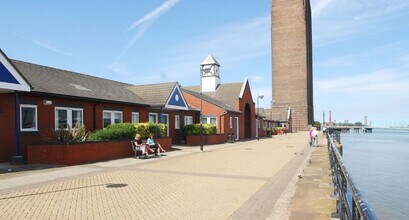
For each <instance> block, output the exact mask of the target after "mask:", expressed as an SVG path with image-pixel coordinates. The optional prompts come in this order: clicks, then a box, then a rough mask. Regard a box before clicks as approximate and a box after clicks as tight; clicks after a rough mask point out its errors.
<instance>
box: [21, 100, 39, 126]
mask: <svg viewBox="0 0 409 220" xmlns="http://www.w3.org/2000/svg"><path fill="white" fill-rule="evenodd" d="M23 108H34V113H35V116H34V119H35V124H36V126H35V128H23V120H21V119H22V118H23V115H22V113H23ZM20 131H38V106H37V105H27V104H20Z"/></svg>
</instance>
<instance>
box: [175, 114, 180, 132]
mask: <svg viewBox="0 0 409 220" xmlns="http://www.w3.org/2000/svg"><path fill="white" fill-rule="evenodd" d="M175 129H180V117H179V115H175Z"/></svg>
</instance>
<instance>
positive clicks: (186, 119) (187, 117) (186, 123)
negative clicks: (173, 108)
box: [185, 116, 193, 126]
mask: <svg viewBox="0 0 409 220" xmlns="http://www.w3.org/2000/svg"><path fill="white" fill-rule="evenodd" d="M188 120H190V121H191V123H188ZM190 124H193V116H185V126H186V125H190Z"/></svg>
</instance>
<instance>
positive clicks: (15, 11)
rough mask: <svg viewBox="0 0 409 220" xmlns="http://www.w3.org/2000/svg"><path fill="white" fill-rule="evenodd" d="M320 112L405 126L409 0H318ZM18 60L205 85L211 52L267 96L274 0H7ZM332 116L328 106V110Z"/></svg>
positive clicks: (7, 38)
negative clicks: (202, 75) (203, 68)
mask: <svg viewBox="0 0 409 220" xmlns="http://www.w3.org/2000/svg"><path fill="white" fill-rule="evenodd" d="M311 4H312V10H313V47H314V48H313V55H314V104H315V116H316V120H322V112H323V111H326V112H328V111H329V110H332V113H333V119H335V120H337V121H344V120H345V119H348V120H349V121H352V122H354V121H363V117H364V116H365V115H367V116H368V118H369V120H370V121H372V122H373V123H374V124H385V123H388V124H391V123H392V124H394V123H397V124H409V117H408V113H409V102H408V100H409V39H408V37H409V22H408V21H409V2H407V1H402V0H389V1H380V0H338V1H335V0H312V1H311ZM0 8H1V9H2V13H1V14H0V47H1V48H2V50H3V51H4V52H5V53H6V54H7V55H8V56H9V57H10V58H13V59H18V60H23V61H27V62H33V63H38V64H42V65H46V66H52V67H57V68H61V69H67V70H72V71H75V72H81V73H85V74H89V75H94V76H99V77H103V78H109V79H113V80H117V81H122V82H127V83H132V84H146V83H159V82H169V81H178V82H179V83H180V84H182V86H184V85H186V86H190V85H198V84H199V64H200V63H201V62H202V61H203V60H204V59H205V58H206V56H207V55H208V54H213V55H214V57H215V58H216V59H217V60H218V61H219V63H220V64H221V65H222V67H221V78H222V82H242V81H244V80H245V79H246V78H247V79H249V80H250V84H251V88H252V92H253V96H254V97H255V96H256V95H257V94H263V95H264V96H265V98H264V99H263V100H261V101H260V104H261V106H262V107H269V103H270V100H271V50H270V45H271V43H270V0H257V1H233V0H224V1H216V0H207V1H188V0H150V1H140V0H139V1H120V2H118V1H96V0H89V1H79V0H73V1H51V0H49V1H43V0H39V1H19V0H18V1H5V0H0ZM327 115H328V114H327Z"/></svg>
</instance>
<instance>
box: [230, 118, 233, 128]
mask: <svg viewBox="0 0 409 220" xmlns="http://www.w3.org/2000/svg"><path fill="white" fill-rule="evenodd" d="M230 128H233V117H230Z"/></svg>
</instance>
